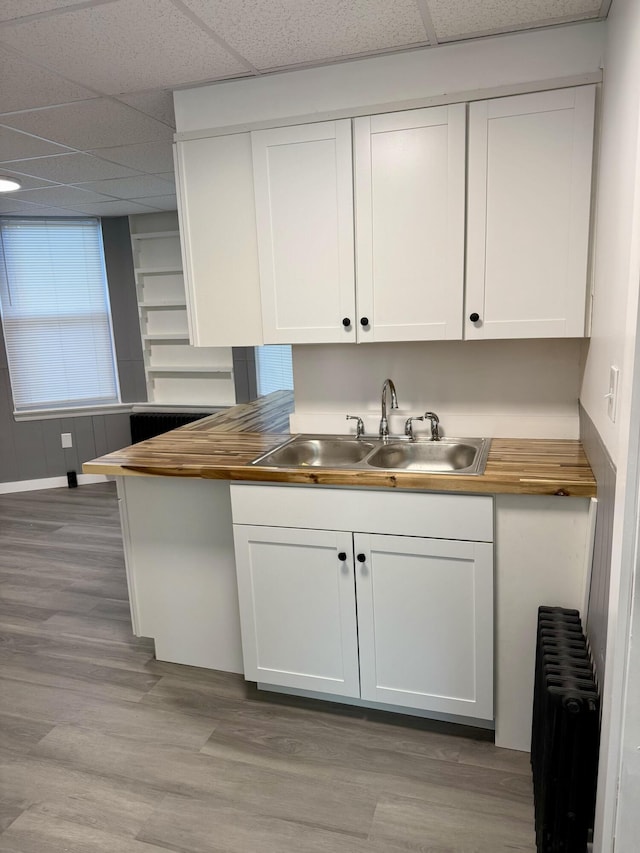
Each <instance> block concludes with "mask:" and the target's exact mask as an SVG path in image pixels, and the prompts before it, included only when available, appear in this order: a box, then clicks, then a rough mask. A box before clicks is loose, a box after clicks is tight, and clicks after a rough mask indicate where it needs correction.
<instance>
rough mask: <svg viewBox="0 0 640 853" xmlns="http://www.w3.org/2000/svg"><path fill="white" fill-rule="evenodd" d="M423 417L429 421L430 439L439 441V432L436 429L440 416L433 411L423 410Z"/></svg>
mask: <svg viewBox="0 0 640 853" xmlns="http://www.w3.org/2000/svg"><path fill="white" fill-rule="evenodd" d="M424 417H425V420H428V421H431V441H440V432H439V430H438V427H439V426H440V418H439V417H438V416H437V415H436V413H435V412H425V413H424Z"/></svg>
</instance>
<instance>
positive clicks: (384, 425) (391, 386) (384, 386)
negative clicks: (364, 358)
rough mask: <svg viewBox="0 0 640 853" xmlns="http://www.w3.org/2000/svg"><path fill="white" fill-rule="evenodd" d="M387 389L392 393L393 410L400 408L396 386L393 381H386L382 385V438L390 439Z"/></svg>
mask: <svg viewBox="0 0 640 853" xmlns="http://www.w3.org/2000/svg"><path fill="white" fill-rule="evenodd" d="M387 388H388V389H389V391H391V408H392V409H397V408H398V398H397V397H396V386H395V385H394V384H393V380H392V379H385V380H384V382H383V383H382V417H381V418H380V438H388V437H389V423H388V421H387Z"/></svg>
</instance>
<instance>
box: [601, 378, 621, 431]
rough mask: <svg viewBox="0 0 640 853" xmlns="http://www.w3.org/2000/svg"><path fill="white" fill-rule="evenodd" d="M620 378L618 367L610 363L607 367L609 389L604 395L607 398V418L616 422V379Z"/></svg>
mask: <svg viewBox="0 0 640 853" xmlns="http://www.w3.org/2000/svg"><path fill="white" fill-rule="evenodd" d="M619 378H620V368H619V367H615V365H613V364H612V365H611V367H610V368H609V391H608V392H607V393H606V394H605V395H604V396H605V397H606V400H607V415H608V416H609V420H610V421H613V423H615V422H616V409H617V405H618V379H619Z"/></svg>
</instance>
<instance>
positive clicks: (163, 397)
mask: <svg viewBox="0 0 640 853" xmlns="http://www.w3.org/2000/svg"><path fill="white" fill-rule="evenodd" d="M129 230H130V232H131V247H132V251H133V266H134V272H135V279H136V292H137V300H138V314H139V317H140V334H141V337H142V346H143V351H144V365H145V375H146V380H147V395H148V401H149V403H150V404H154V403H155V404H157V405H162V406H203V407H212V406H230V405H233V404H234V403H235V386H234V381H233V358H232V354H231V348H230V347H192V346H191V345H190V343H189V329H188V322H187V302H186V297H185V290H184V279H183V275H182V256H181V252H180V232H179V231H178V215H177V213H175V212H171V211H168V212H166V213H149V214H146V213H145V214H140V215H136V216H130V217H129Z"/></svg>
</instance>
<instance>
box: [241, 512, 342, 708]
mask: <svg viewBox="0 0 640 853" xmlns="http://www.w3.org/2000/svg"><path fill="white" fill-rule="evenodd" d="M234 539H235V546H236V559H237V562H238V565H239V566H240V567H241V569H240V571H238V593H239V596H240V598H241V600H242V601H243V603H244V604H245V606H243V607H241V616H242V628H243V654H244V667H245V678H247V679H248V680H250V681H261V682H267V683H269V684H278V685H280V686H282V687H296V688H303V689H307V690H315V691H319V692H323V693H332V694H335V695H338V696H357V695H358V689H359V682H358V633H357V628H356V601H355V593H354V586H353V556H352V550H353V549H352V545H351V536H350V534H348V533H342V532H339V531H332V530H299V529H288V528H284V527H256V526H248V525H247V526H244V525H237V526H236V527H235V536H234ZM338 554H344V555H345V559H344V560H340V559H338ZM347 554H348V555H349V556H348V559H347ZM247 608H250V614H249V613H248V612H247Z"/></svg>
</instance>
